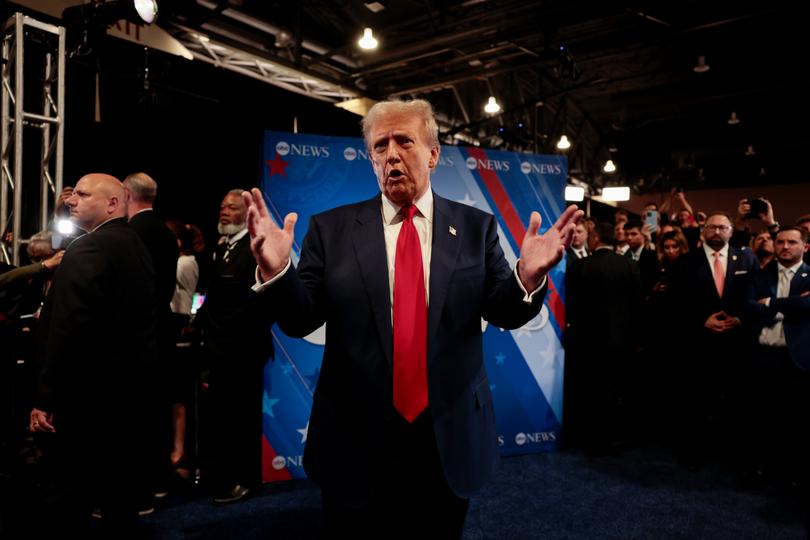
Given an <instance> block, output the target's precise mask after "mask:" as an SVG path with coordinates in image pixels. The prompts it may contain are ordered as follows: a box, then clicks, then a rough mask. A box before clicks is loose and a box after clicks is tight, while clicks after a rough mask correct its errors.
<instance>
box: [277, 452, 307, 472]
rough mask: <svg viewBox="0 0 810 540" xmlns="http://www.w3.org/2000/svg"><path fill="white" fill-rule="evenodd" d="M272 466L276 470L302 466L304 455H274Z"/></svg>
mask: <svg viewBox="0 0 810 540" xmlns="http://www.w3.org/2000/svg"><path fill="white" fill-rule="evenodd" d="M272 466H273V468H274V469H275V470H277V471H280V470H281V469H284V468H290V467H303V466H304V456H276V457H274V458H273V461H272Z"/></svg>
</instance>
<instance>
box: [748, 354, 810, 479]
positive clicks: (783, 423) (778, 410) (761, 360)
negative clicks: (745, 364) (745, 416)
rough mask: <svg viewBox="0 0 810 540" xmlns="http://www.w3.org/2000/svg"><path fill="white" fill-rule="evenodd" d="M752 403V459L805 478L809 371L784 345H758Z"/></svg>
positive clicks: (778, 471) (809, 451)
mask: <svg viewBox="0 0 810 540" xmlns="http://www.w3.org/2000/svg"><path fill="white" fill-rule="evenodd" d="M752 381H753V382H752V390H754V391H755V392H756V393H752V395H759V396H761V399H760V400H756V403H755V404H753V405H754V406H753V407H752V411H751V412H752V418H754V420H755V425H756V426H757V431H758V432H759V433H760V434H770V436H767V435H762V436H759V437H756V438H755V441H756V444H755V445H754V448H755V453H756V454H755V456H754V460H755V461H756V462H757V463H758V464H759V465H761V466H764V467H765V468H766V469H770V470H771V472H773V473H775V474H776V475H778V476H783V477H785V479H787V480H794V481H795V480H804V481H806V480H807V473H808V456H810V445H808V444H807V442H806V440H807V437H806V436H805V433H804V432H805V431H806V430H807V426H808V422H810V373H808V372H806V371H802V370H801V369H799V368H798V367H797V366H796V364H795V363H794V362H793V360H792V359H791V358H790V353H789V352H788V350H787V347H765V346H759V347H758V349H757V355H756V358H755V361H754V370H753V377H752Z"/></svg>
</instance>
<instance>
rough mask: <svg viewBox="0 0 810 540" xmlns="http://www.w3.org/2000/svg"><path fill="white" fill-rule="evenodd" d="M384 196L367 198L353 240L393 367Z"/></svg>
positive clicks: (388, 359) (378, 325)
mask: <svg viewBox="0 0 810 540" xmlns="http://www.w3.org/2000/svg"><path fill="white" fill-rule="evenodd" d="M380 197H381V195H378V196H376V197H374V198H373V199H371V200H369V201H367V202H366V204H364V205H363V206H361V208H360V210H359V211H358V212H357V220H356V221H355V226H354V231H353V232H352V241H353V242H354V252H355V255H356V257H357V265H358V266H359V267H360V277H361V278H362V280H363V283H364V285H365V287H364V288H365V290H366V294H368V299H369V302H370V303H371V309H372V311H373V312H374V320H375V322H376V325H377V332H378V333H379V334H380V342H381V343H382V347H383V351H384V352H385V358H386V360H387V361H388V366H389V367H390V366H391V365H392V363H393V360H392V359H393V347H394V341H393V339H394V338H393V332H392V331H391V292H390V290H389V288H388V259H387V258H386V253H385V233H384V231H383V223H382V210H381V207H380V205H381V201H380Z"/></svg>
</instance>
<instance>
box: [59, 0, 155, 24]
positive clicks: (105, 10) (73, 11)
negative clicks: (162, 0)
mask: <svg viewBox="0 0 810 540" xmlns="http://www.w3.org/2000/svg"><path fill="white" fill-rule="evenodd" d="M157 14H158V5H157V0H107V1H106V2H90V3H82V4H78V5H75V6H70V7H68V8H65V10H64V11H62V20H64V21H65V22H66V23H67V24H71V25H74V26H75V25H78V24H85V25H86V24H88V23H96V24H100V25H105V26H107V25H111V24H114V23H116V22H118V21H121V20H126V21H129V22H131V23H134V24H152V23H153V22H155V19H157Z"/></svg>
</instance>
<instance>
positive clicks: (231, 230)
mask: <svg viewBox="0 0 810 540" xmlns="http://www.w3.org/2000/svg"><path fill="white" fill-rule="evenodd" d="M244 228H245V224H244V223H238V224H237V223H227V224H225V223H217V232H218V233H219V234H222V235H225V236H233V235H234V234H236V233H238V232H239V231H241V230H242V229H244Z"/></svg>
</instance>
